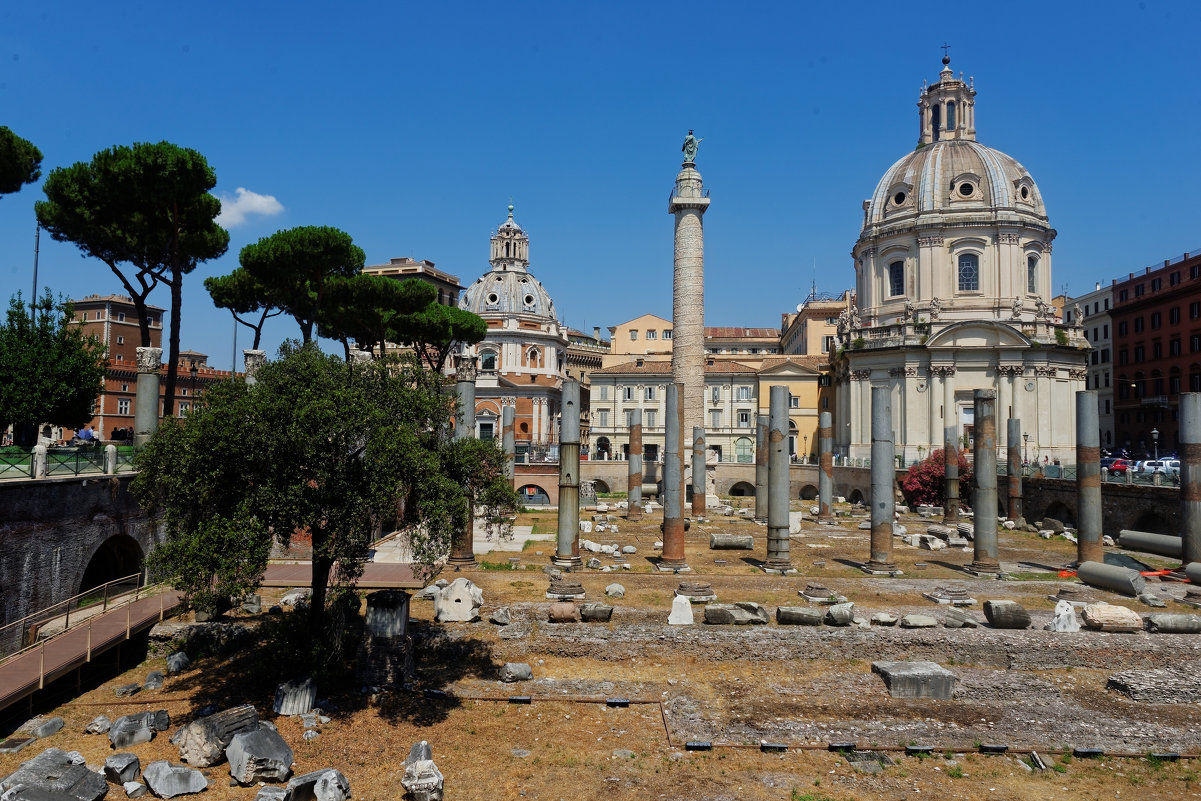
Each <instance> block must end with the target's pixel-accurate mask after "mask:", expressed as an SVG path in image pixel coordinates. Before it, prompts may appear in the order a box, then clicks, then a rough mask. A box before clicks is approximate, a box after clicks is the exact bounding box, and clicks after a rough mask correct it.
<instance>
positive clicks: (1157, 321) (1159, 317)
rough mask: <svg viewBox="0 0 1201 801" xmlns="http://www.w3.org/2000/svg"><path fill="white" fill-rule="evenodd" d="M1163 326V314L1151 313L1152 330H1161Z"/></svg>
mask: <svg viewBox="0 0 1201 801" xmlns="http://www.w3.org/2000/svg"><path fill="white" fill-rule="evenodd" d="M1161 325H1163V312H1151V328H1153V329H1154V328H1159V327H1160V326H1161Z"/></svg>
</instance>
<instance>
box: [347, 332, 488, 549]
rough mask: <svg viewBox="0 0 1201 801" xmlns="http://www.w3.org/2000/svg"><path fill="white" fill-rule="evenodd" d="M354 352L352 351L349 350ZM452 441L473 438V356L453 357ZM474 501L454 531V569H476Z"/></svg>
mask: <svg viewBox="0 0 1201 801" xmlns="http://www.w3.org/2000/svg"><path fill="white" fill-rule="evenodd" d="M352 353H353V351H352ZM455 393H456V394H457V395H458V409H457V411H456V414H455V439H475V357H472V356H456V357H455ZM474 549H475V499H474V498H470V497H469V498H468V499H467V521H466V522H465V523H464V524H463V528H462V529H460V530H459V531H457V532H455V536H454V540H453V541H452V542H451V544H450V558H449V559H448V560H447V564H450V565H454V566H455V569H456V570H457V569H459V568H463V567H475V564H476V562H475V550H474Z"/></svg>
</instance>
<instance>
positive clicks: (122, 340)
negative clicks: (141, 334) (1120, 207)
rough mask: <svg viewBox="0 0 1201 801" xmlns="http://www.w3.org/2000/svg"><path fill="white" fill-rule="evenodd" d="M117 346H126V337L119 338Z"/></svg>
mask: <svg viewBox="0 0 1201 801" xmlns="http://www.w3.org/2000/svg"><path fill="white" fill-rule="evenodd" d="M117 344H118V345H124V344H125V337H117Z"/></svg>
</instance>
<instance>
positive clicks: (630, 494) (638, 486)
mask: <svg viewBox="0 0 1201 801" xmlns="http://www.w3.org/2000/svg"><path fill="white" fill-rule="evenodd" d="M626 504H627V508H626V519H627V520H641V519H642V410H641V409H633V410H631V411H630V458H629V473H627V474H626Z"/></svg>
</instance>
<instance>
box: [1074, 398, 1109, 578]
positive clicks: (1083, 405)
mask: <svg viewBox="0 0 1201 801" xmlns="http://www.w3.org/2000/svg"><path fill="white" fill-rule="evenodd" d="M1099 418H1100V415H1099V413H1098V411H1097V393H1096V392H1092V391H1089V390H1084V391H1081V392H1077V393H1076V561H1077V562H1079V563H1084V562H1104V561H1105V549H1104V548H1103V547H1102V546H1101V528H1102V523H1101V425H1100V419H1099Z"/></svg>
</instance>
